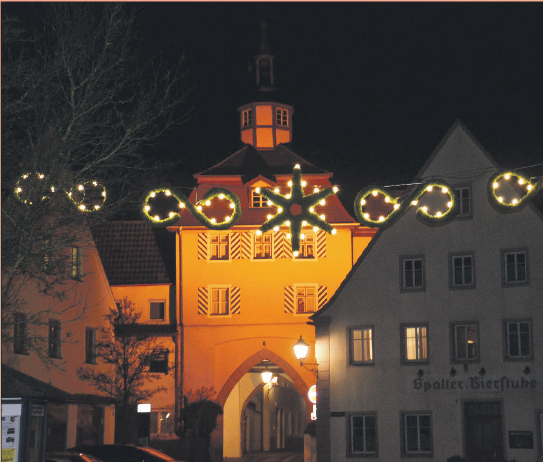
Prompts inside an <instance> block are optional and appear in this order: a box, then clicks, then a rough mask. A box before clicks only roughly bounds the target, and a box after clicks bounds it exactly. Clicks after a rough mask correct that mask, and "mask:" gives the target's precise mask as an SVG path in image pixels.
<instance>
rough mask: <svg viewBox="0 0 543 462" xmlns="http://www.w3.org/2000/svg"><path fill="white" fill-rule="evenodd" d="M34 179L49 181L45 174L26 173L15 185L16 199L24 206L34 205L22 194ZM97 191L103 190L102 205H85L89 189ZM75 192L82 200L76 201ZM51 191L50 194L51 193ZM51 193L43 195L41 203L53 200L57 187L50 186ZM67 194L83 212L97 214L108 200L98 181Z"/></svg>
mask: <svg viewBox="0 0 543 462" xmlns="http://www.w3.org/2000/svg"><path fill="white" fill-rule="evenodd" d="M32 177H35V178H36V179H37V180H40V181H47V177H46V175H44V174H43V173H38V172H35V173H25V174H23V175H22V176H21V178H19V180H18V181H17V183H16V184H15V188H14V193H15V197H16V199H17V200H18V201H19V202H21V203H22V204H25V205H34V204H33V203H32V201H30V200H29V199H24V198H23V196H22V194H24V192H25V191H26V187H25V186H24V183H25V182H27V181H30V180H31V179H32ZM90 188H92V189H97V188H100V189H101V192H100V195H101V197H102V201H101V204H94V205H92V204H90V203H85V195H86V191H87V190H88V189H90ZM74 190H75V191H76V194H79V195H81V196H82V197H81V200H74V198H73V196H74ZM49 191H50V192H49ZM49 191H48V192H47V193H46V194H45V195H43V196H42V197H41V199H40V202H43V201H45V200H48V199H50V198H51V195H52V194H54V193H55V192H56V187H55V186H54V185H50V186H49ZM64 193H65V196H66V198H67V199H68V200H69V201H70V202H71V203H72V204H74V205H75V206H76V207H77V209H78V210H79V211H81V212H87V213H88V212H96V211H98V210H100V209H101V208H102V207H103V205H104V203H105V201H106V198H107V194H106V188H105V187H104V186H103V185H102V184H100V183H98V181H86V182H83V183H81V184H79V185H77V186H74V187H73V188H72V189H71V190H70V191H68V192H66V191H64Z"/></svg>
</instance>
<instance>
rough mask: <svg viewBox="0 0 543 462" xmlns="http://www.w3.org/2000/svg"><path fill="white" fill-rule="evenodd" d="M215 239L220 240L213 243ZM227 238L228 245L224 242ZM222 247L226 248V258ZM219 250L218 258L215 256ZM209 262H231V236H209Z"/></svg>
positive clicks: (211, 234) (219, 234) (213, 234)
mask: <svg viewBox="0 0 543 462" xmlns="http://www.w3.org/2000/svg"><path fill="white" fill-rule="evenodd" d="M214 238H218V239H219V241H218V242H213V239H214ZM223 238H226V244H225V243H224V241H223ZM222 246H225V247H226V252H225V256H221V255H222V248H221V247H222ZM214 250H217V256H215V254H214ZM209 260H210V261H230V234H223V233H210V234H209Z"/></svg>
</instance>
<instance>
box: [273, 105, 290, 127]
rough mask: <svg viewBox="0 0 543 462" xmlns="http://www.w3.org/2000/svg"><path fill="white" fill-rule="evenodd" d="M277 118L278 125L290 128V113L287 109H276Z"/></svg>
mask: <svg viewBox="0 0 543 462" xmlns="http://www.w3.org/2000/svg"><path fill="white" fill-rule="evenodd" d="M275 116H276V117H275V123H276V124H277V125H282V126H285V127H287V126H288V111H287V110H286V109H279V108H278V109H276V112H275Z"/></svg>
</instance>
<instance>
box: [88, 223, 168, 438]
mask: <svg viewBox="0 0 543 462" xmlns="http://www.w3.org/2000/svg"><path fill="white" fill-rule="evenodd" d="M169 234H170V233H168V232H167V231H165V230H160V229H152V228H151V227H150V226H149V225H148V224H147V223H145V222H143V221H116V222H110V223H106V224H103V225H101V226H100V227H97V228H96V229H94V230H93V236H94V239H95V242H96V247H97V249H98V252H99V255H100V258H101V260H102V264H103V266H104V270H105V273H106V275H107V278H108V282H109V284H110V287H111V292H112V294H113V297H114V298H115V302H116V303H117V304H120V303H122V302H123V300H126V301H128V302H130V303H132V304H133V305H134V308H135V309H136V311H137V312H138V313H139V315H140V317H139V319H138V322H137V326H134V329H135V331H134V332H133V333H134V334H137V335H143V336H145V337H147V338H150V339H153V340H154V341H155V342H156V343H157V344H159V345H160V346H161V347H163V353H164V355H163V357H160V358H157V360H156V361H153V362H152V364H151V365H150V368H149V372H151V373H152V374H153V375H154V376H156V377H158V379H157V380H153V381H151V382H150V383H149V389H160V390H161V391H159V392H157V393H156V394H154V395H153V396H151V398H150V399H149V400H147V401H146V402H139V403H138V404H149V405H150V408H151V409H150V412H151V415H150V428H149V439H150V440H151V441H152V442H153V443H152V444H153V445H155V446H156V445H157V444H159V442H160V441H163V440H173V439H175V438H176V434H175V427H176V422H175V409H176V401H177V399H178V398H177V388H176V364H177V362H176V358H177V355H178V350H177V348H176V345H177V340H178V338H177V337H178V328H177V325H178V322H177V320H178V317H177V310H176V305H175V295H174V286H173V283H172V280H174V278H175V276H174V275H175V266H174V263H175V262H174V261H173V259H172V258H171V254H172V253H173V250H174V242H173V239H172V238H173V236H171V235H169ZM169 263H171V264H169Z"/></svg>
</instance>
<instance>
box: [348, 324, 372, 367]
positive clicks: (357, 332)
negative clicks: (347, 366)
mask: <svg viewBox="0 0 543 462" xmlns="http://www.w3.org/2000/svg"><path fill="white" fill-rule="evenodd" d="M350 354H351V361H350V363H351V364H371V363H373V328H371V327H363V328H353V329H350Z"/></svg>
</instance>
